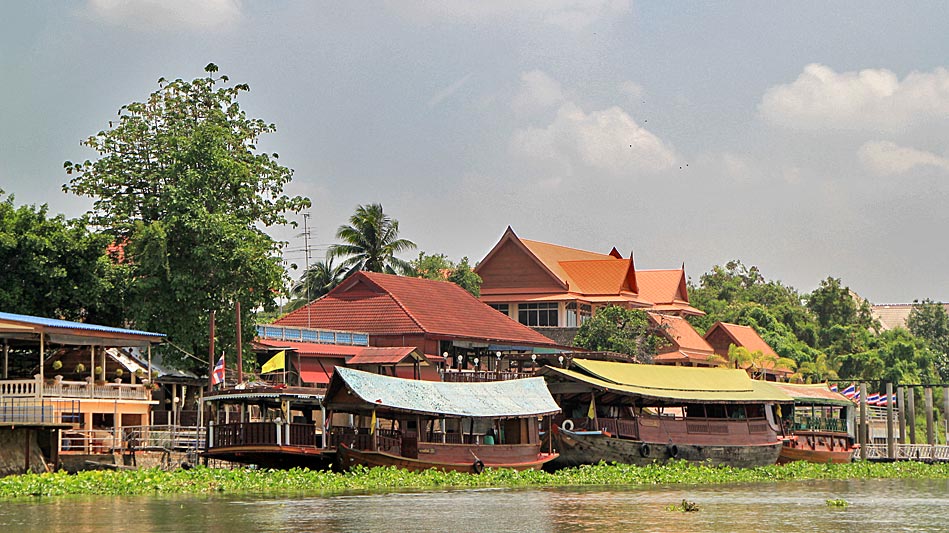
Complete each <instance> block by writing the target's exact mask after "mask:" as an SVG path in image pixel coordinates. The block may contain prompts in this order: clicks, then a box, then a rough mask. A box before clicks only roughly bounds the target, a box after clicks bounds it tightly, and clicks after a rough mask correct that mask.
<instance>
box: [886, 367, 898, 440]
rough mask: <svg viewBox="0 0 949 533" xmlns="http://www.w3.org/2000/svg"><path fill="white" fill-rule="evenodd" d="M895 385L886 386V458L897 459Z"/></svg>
mask: <svg viewBox="0 0 949 533" xmlns="http://www.w3.org/2000/svg"><path fill="white" fill-rule="evenodd" d="M893 433H894V431H893V384H892V383H889V382H887V384H886V457H887V459H895V458H896V446H895V443H894V442H893V440H894V439H893Z"/></svg>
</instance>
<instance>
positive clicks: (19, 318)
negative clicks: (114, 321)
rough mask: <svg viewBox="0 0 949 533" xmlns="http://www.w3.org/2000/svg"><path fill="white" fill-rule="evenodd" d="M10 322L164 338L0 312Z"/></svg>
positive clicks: (150, 334) (120, 329) (124, 330)
mask: <svg viewBox="0 0 949 533" xmlns="http://www.w3.org/2000/svg"><path fill="white" fill-rule="evenodd" d="M3 320H9V321H11V322H22V323H24V324H30V325H33V326H42V327H45V328H63V329H75V330H80V331H97V332H101V333H119V334H122V335H137V336H141V337H164V336H165V334H164V333H152V332H149V331H139V330H134V329H123V328H113V327H110V326H99V325H96V324H85V323H82V322H70V321H68V320H58V319H55V318H43V317H39V316H30V315H18V314H16V313H3V312H0V321H3Z"/></svg>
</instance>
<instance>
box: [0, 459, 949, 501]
mask: <svg viewBox="0 0 949 533" xmlns="http://www.w3.org/2000/svg"><path fill="white" fill-rule="evenodd" d="M909 478H916V479H949V464H942V463H940V464H931V465H927V464H924V463H914V462H898V463H850V464H836V465H835V464H813V463H803V462H799V463H791V464H788V465H775V466H767V467H760V468H748V469H741V468H730V467H710V466H703V465H695V464H691V463H687V462H685V461H677V462H672V463H669V464H666V465H653V466H645V467H638V466H633V465H620V464H612V465H607V464H602V463H601V464H599V465H592V466H583V467H578V468H568V469H565V470H560V471H558V472H555V473H548V472H543V471H527V472H515V471H513V470H506V469H500V470H493V469H490V468H489V469H486V470H485V471H484V473H482V474H480V475H475V474H463V473H458V472H441V471H436V470H429V471H426V472H420V473H412V472H408V471H405V470H396V469H394V468H389V469H386V468H373V469H366V468H357V469H355V470H353V471H351V472H347V473H343V474H339V473H333V472H322V471H314V470H306V469H293V470H250V469H238V470H225V469H212V468H203V467H197V468H194V469H192V470H178V471H174V472H165V471H162V470H155V469H146V470H133V471H90V472H81V473H79V474H66V473H61V472H57V473H51V474H25V475H20V476H8V477H4V478H0V498H3V499H13V498H27V497H44V496H67V495H97V494H99V495H110V496H116V495H141V494H217V493H229V494H247V493H257V494H271V495H274V494H310V495H328V494H340V493H346V492H367V491H395V490H428V489H447V488H470V487H501V488H513V487H547V486H609V485H622V486H645V485H667V484H668V485H677V484H686V485H689V484H690V485H707V484H725V483H761V482H780V481H803V480H815V479H820V480H848V479H909Z"/></svg>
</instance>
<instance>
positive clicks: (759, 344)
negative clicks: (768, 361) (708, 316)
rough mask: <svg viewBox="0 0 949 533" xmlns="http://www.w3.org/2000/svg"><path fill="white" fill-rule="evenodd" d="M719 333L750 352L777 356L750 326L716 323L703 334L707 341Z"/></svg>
mask: <svg viewBox="0 0 949 533" xmlns="http://www.w3.org/2000/svg"><path fill="white" fill-rule="evenodd" d="M719 331H720V332H722V333H724V334H725V335H726V336H727V337H728V338H729V339H730V340H731V343H732V344H734V345H735V346H739V347H743V348H747V349H748V351H750V352H757V351H760V352H761V353H763V354H765V355H773V356H775V357H777V356H778V354H777V353H776V352H775V351H774V349H773V348H771V346H770V345H769V344H768V343H767V342H765V340H764V339H762V338H761V336H760V335H758V332H757V331H755V329H754V328H752V327H750V326H740V325H738V324H729V323H728V322H716V323H715V324H714V325H713V326H712V327H710V328H708V331H706V332H705V338H706V339H708V338H710V337H711V336H713V335H716V332H719Z"/></svg>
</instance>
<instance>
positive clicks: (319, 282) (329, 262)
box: [290, 257, 345, 303]
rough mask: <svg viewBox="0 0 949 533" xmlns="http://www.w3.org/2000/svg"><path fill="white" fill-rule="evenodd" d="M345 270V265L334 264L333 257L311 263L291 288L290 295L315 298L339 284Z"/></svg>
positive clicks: (308, 298)
mask: <svg viewBox="0 0 949 533" xmlns="http://www.w3.org/2000/svg"><path fill="white" fill-rule="evenodd" d="M344 272H345V270H344V267H343V265H334V264H333V258H332V257H329V258H327V259H326V260H325V261H319V262H318V263H315V264H313V265H311V266H310V268H308V269H307V270H306V271H305V272H304V273H303V275H302V276H300V280H299V281H297V282H296V283H295V284H294V285H293V287H291V288H290V296H292V297H294V298H303V299H306V301H309V300H315V299H317V298H319V297H320V296H323V295H324V294H326V293H328V292H329V291H331V290H333V287H336V286H337V285H339V283H340V282H341V281H343V274H344ZM305 303H306V302H305Z"/></svg>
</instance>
